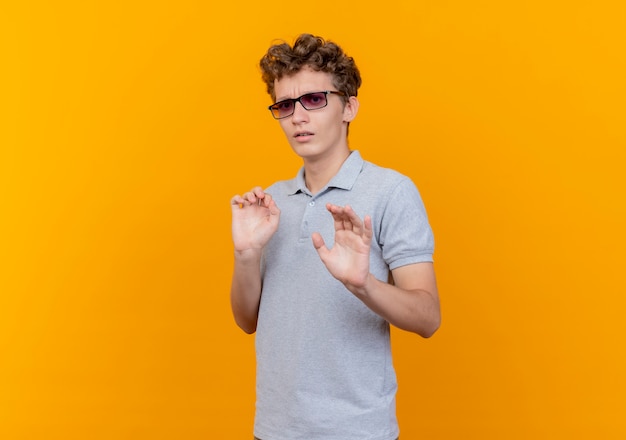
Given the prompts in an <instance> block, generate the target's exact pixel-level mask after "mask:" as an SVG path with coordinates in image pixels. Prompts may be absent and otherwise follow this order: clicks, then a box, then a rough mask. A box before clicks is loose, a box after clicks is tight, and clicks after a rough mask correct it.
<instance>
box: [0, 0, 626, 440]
mask: <svg viewBox="0 0 626 440" xmlns="http://www.w3.org/2000/svg"><path fill="white" fill-rule="evenodd" d="M98 3H99V4H98ZM625 17H626V8H625V7H624V2H622V1H614V2H608V1H595V2H582V1H552V2H545V1H539V0H532V1H527V2H502V1H496V0H483V1H481V0H479V1H474V2H465V1H445V0H444V1H438V2H430V1H412V0H406V1H392V2H387V3H385V8H384V9H382V8H381V7H380V6H378V5H377V6H374V5H373V4H372V5H371V6H368V3H363V2H361V1H344V2H341V3H339V4H338V3H337V2H336V1H332V2H331V1H325V0H322V1H318V2H314V3H310V2H309V3H306V4H301V5H300V4H297V3H280V2H279V3H267V2H265V3H262V2H257V1H254V2H253V1H250V2H244V3H241V2H219V3H218V2H205V1H189V0H181V1H176V2H153V1H151V2H148V1H135V2H83V1H60V2H32V1H24V2H10V3H9V4H5V5H3V6H2V10H1V12H0V37H1V38H0V41H1V42H0V44H1V45H2V46H1V48H2V56H1V59H2V61H1V62H2V69H1V73H0V75H2V81H1V85H0V87H1V88H2V90H0V92H1V97H0V102H1V103H2V104H1V105H2V115H1V116H2V117H1V122H0V124H1V126H0V129H1V130H0V136H1V137H0V147H1V149H0V191H1V193H0V194H1V200H0V203H1V204H0V209H1V215H0V222H1V223H0V250H1V265H0V289H1V295H0V438H2V439H7V440H8V439H202V438H224V439H250V437H251V429H252V418H253V410H254V339H253V337H250V336H247V335H244V334H243V333H242V332H241V331H240V330H239V329H238V328H236V326H235V324H234V322H233V320H232V318H231V315H230V309H229V302H228V291H229V281H230V279H229V278H230V270H231V265H232V247H231V242H230V230H229V228H230V211H229V204H228V201H229V198H230V197H231V195H232V194H234V193H237V192H242V191H245V190H247V189H248V188H250V187H251V186H253V185H257V184H259V185H263V186H266V185H268V184H270V183H271V182H273V181H274V180H276V179H279V178H280V179H282V178H289V177H292V176H293V175H295V173H296V171H297V168H298V167H299V166H300V163H299V161H298V159H297V157H295V156H294V155H293V153H292V152H291V151H290V149H289V147H288V145H287V143H286V141H285V140H284V139H283V137H282V136H283V135H282V133H281V132H280V129H279V126H278V124H276V123H275V121H274V120H272V118H271V117H270V115H269V112H268V111H267V110H266V106H267V105H268V104H269V103H270V102H269V97H268V96H267V95H266V94H265V90H264V86H263V84H262V83H261V80H260V76H259V71H258V68H257V61H258V59H259V58H260V57H261V55H262V54H263V53H264V51H265V50H266V48H267V47H268V46H269V44H271V43H272V42H273V40H274V39H275V38H282V39H287V40H288V41H290V42H291V41H292V40H293V38H294V37H295V36H296V35H298V34H299V33H301V32H312V33H315V34H320V35H322V36H325V37H326V38H328V39H331V40H335V41H337V42H338V43H340V44H341V45H342V46H343V47H344V49H345V50H346V51H347V52H348V53H349V54H350V55H352V56H354V57H355V58H356V60H357V62H358V65H359V67H360V69H361V71H362V74H363V80H364V83H363V87H362V89H361V93H360V95H359V97H360V99H361V109H360V113H359V116H358V117H357V119H356V121H355V122H354V123H353V124H352V126H351V130H350V143H351V146H352V148H354V149H359V150H361V152H362V153H363V155H364V156H365V157H366V158H367V159H368V160H371V161H373V162H376V163H379V164H381V165H384V166H388V167H392V168H395V169H398V170H399V171H401V172H403V173H405V174H408V175H410V176H411V177H412V178H413V179H414V181H415V182H416V184H417V185H418V187H419V188H420V190H421V192H422V196H423V198H424V200H425V203H426V205H427V209H428V212H429V215H430V220H431V222H432V225H433V228H434V230H435V233H436V240H437V249H436V268H437V274H438V279H439V287H440V292H441V297H442V309H443V325H442V328H441V329H440V331H439V332H438V333H437V334H436V335H435V337H434V338H433V339H430V340H421V339H420V338H419V337H417V336H415V335H411V334H408V333H403V332H400V331H394V334H393V338H394V351H395V361H396V368H397V371H398V376H399V382H400V391H399V395H398V400H399V409H398V415H399V418H400V423H401V429H402V438H403V439H405V440H410V439H417V438H424V439H527V438H528V439H530V438H532V439H556V438H563V439H572V438H602V439H618V438H620V439H621V438H625V437H626V417H624V414H625V409H626V401H625V400H626V397H625V396H626V384H625V379H624V377H625V372H626V360H625V354H624V336H625V335H626V323H625V322H626V320H625V319H624V311H625V310H624V309H625V305H626V300H625V299H624V298H625V294H626V282H625V279H624V270H623V267H622V266H623V265H624V262H625V258H624V249H625V245H626V240H625V234H624V231H623V229H624V226H625V225H626V209H625V201H626V200H625V189H626V185H625V179H624V167H625V164H626V135H625V127H626V111H625V103H626V90H625V88H626V87H625V81H624V78H626V56H625V51H624V47H625V43H626V38H625V35H624V32H625V31H624V29H626V23H625V21H626V20H625Z"/></svg>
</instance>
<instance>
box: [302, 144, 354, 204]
mask: <svg viewBox="0 0 626 440" xmlns="http://www.w3.org/2000/svg"><path fill="white" fill-rule="evenodd" d="M348 156H350V150H349V149H348V148H346V149H345V150H343V149H342V150H340V151H338V152H337V153H335V154H333V155H332V156H329V157H324V158H320V159H305V160H304V182H305V184H306V187H307V188H308V189H309V191H311V194H317V193H318V192H319V191H320V190H322V189H323V188H324V187H325V186H326V185H327V184H328V182H330V180H331V179H332V178H333V177H335V175H336V174H337V173H338V172H339V169H340V168H341V166H342V165H343V163H344V162H345V161H346V159H347V158H348Z"/></svg>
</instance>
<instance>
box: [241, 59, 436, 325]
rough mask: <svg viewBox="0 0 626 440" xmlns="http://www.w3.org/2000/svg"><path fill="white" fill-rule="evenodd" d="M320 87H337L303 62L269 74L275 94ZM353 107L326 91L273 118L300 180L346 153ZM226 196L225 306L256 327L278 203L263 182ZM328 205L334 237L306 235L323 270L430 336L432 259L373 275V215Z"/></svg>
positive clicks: (325, 175)
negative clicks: (299, 164)
mask: <svg viewBox="0 0 626 440" xmlns="http://www.w3.org/2000/svg"><path fill="white" fill-rule="evenodd" d="M322 90H336V89H335V87H334V86H333V84H332V77H331V75H330V74H327V73H324V72H316V71H313V70H311V69H308V68H304V69H302V70H300V71H299V72H298V73H296V74H294V75H292V76H289V77H284V78H281V79H280V80H278V81H276V82H275V92H276V101H280V100H283V99H287V98H297V97H299V96H301V95H303V94H305V93H309V92H319V91H322ZM358 108H359V103H358V100H357V99H356V97H354V96H352V97H350V98H349V99H348V102H347V103H345V104H344V102H343V101H342V100H341V98H340V97H338V96H336V95H329V96H328V105H327V106H326V107H324V108H322V109H318V110H313V111H307V110H305V109H304V108H303V107H302V106H301V105H300V104H299V103H298V104H296V109H295V112H294V114H293V115H292V116H290V117H287V118H284V119H280V120H279V122H280V126H281V128H282V130H283V132H284V133H285V136H286V138H287V141H288V142H289V145H290V146H291V148H292V149H293V150H294V152H295V153H296V154H297V155H298V156H300V157H301V158H302V160H303V163H304V170H305V182H306V185H307V188H308V189H309V190H310V191H311V192H312V193H313V194H315V193H316V192H318V191H319V190H321V189H322V188H323V187H324V186H325V185H326V184H327V183H328V181H329V180H330V179H331V178H332V177H333V176H334V175H335V174H336V173H337V172H338V171H339V169H340V168H341V165H342V164H343V162H344V161H345V160H346V158H347V157H348V156H349V155H350V150H349V148H348V142H347V127H348V123H349V122H350V121H352V120H353V119H354V118H355V117H356V114H357V112H358ZM230 203H231V211H232V235H233V243H234V248H235V264H234V271H233V279H232V284H231V307H232V311H233V315H234V317H235V321H236V322H237V324H238V325H239V326H240V327H241V328H242V329H243V330H244V331H245V332H246V333H254V332H255V331H256V325H257V319H258V312H259V303H260V299H261V287H262V279H261V273H260V260H261V254H262V252H263V248H264V246H265V245H266V244H267V243H268V242H269V240H270V238H271V237H272V235H273V234H274V233H275V232H276V230H277V229H278V225H279V223H280V209H279V207H278V206H277V205H276V203H275V202H274V200H273V199H272V196H271V195H270V194H268V193H266V192H264V191H263V189H262V188H261V187H255V188H253V189H252V190H250V191H248V192H246V193H244V194H243V195H235V196H234V197H233V198H232V199H231V201H230ZM326 209H327V210H328V212H329V213H330V215H331V217H332V221H333V222H334V226H335V244H334V246H333V247H332V248H331V249H328V248H327V247H326V244H325V243H324V240H323V239H322V236H321V235H320V234H319V233H313V234H312V236H311V241H312V245H313V246H314V247H315V249H316V250H317V252H318V254H319V256H320V258H321V260H322V262H323V263H324V265H325V266H326V268H327V269H328V271H329V272H330V273H331V274H332V275H333V276H334V277H335V278H336V279H338V280H339V281H341V282H342V283H343V284H344V285H345V286H346V288H347V289H348V290H349V291H350V292H352V293H353V294H354V295H355V296H356V297H357V298H359V299H360V300H361V301H363V303H364V304H366V305H367V306H368V307H369V308H370V309H371V310H373V311H374V312H375V313H377V314H379V315H380V316H381V317H382V318H384V319H385V320H387V321H388V322H389V323H390V324H392V325H394V326H396V327H398V328H401V329H404V330H407V331H411V332H414V333H417V334H419V335H420V336H422V337H430V336H431V335H432V334H433V333H434V332H435V331H436V330H437V329H438V328H439V325H440V320H441V315H440V309H439V295H438V290H437V283H436V278H435V271H434V268H433V264H432V263H417V264H410V265H407V266H403V267H399V268H397V269H394V270H393V271H392V282H391V283H388V282H383V281H380V280H378V279H377V278H376V277H374V275H372V274H371V273H370V271H369V254H370V247H371V242H372V237H373V232H372V220H371V218H370V217H369V216H365V218H364V219H361V218H359V216H357V215H356V213H355V212H354V211H353V210H352V208H351V207H350V206H348V205H346V206H338V205H333V204H328V205H327V206H326ZM329 221H330V219H329Z"/></svg>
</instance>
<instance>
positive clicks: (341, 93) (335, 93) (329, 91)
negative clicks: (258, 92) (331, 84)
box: [267, 90, 347, 119]
mask: <svg viewBox="0 0 626 440" xmlns="http://www.w3.org/2000/svg"><path fill="white" fill-rule="evenodd" d="M316 93H323V94H324V98H325V99H326V103H325V104H324V105H323V106H321V107H315V108H312V109H308V108H306V106H305V105H304V104H303V103H302V98H304V97H305V96H308V95H315V94H316ZM329 94H330V95H337V96H347V95H346V94H345V93H344V92H340V91H339V90H322V91H320V92H309V93H305V94H304V95H302V96H299V97H297V98H288V99H282V100H280V101H278V102H275V103H274V104H272V105H270V106H269V107H268V108H267V109H268V110H269V111H270V113H271V114H272V116H273V117H274V119H284V118H288V117H289V116H293V114H294V113H295V111H296V102H299V103H300V105H301V106H302V108H303V109H305V110H306V111H311V110H319V109H321V108H324V107H326V106H328V95H329ZM284 102H291V103H292V104H293V111H292V112H291V113H289V114H288V115H285V116H276V115H275V114H274V111H273V110H272V107H274V106H276V105H278V104H282V103H284Z"/></svg>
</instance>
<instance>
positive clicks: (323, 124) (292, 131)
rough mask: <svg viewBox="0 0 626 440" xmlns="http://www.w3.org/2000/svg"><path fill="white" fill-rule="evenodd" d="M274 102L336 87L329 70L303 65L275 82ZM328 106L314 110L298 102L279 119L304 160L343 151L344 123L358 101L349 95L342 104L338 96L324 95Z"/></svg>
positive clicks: (294, 148) (351, 116) (345, 149)
mask: <svg viewBox="0 0 626 440" xmlns="http://www.w3.org/2000/svg"><path fill="white" fill-rule="evenodd" d="M274 86H275V87H274V91H275V94H276V101H277V102H278V101H282V100H284V99H290V98H291V99H294V98H298V97H300V96H302V95H304V94H306V93H312V92H321V91H325V90H335V91H336V90H337V89H336V88H335V86H333V82H332V76H331V75H330V74H329V73H325V72H317V71H314V70H312V69H310V68H307V67H305V68H303V69H302V70H300V71H299V72H298V73H296V74H294V75H291V76H286V77H283V78H281V79H280V80H277V81H276V82H275V83H274ZM326 99H327V100H328V105H327V106H326V107H323V108H320V109H316V110H305V109H304V107H302V105H301V104H300V103H299V102H298V103H296V104H295V109H294V113H293V115H291V116H288V117H286V118H283V119H280V120H279V122H280V126H281V128H282V129H283V131H284V133H285V136H287V141H289V145H291V148H293V150H294V151H295V153H296V154H297V155H298V156H300V157H302V158H303V159H304V160H318V159H324V158H329V157H334V156H336V155H338V154H345V152H346V151H348V144H347V140H346V135H347V126H348V122H350V121H351V120H352V119H354V117H355V116H356V110H357V108H358V101H357V100H356V98H354V97H352V98H350V100H349V101H348V103H347V104H345V105H344V102H343V100H342V97H341V96H338V95H334V94H328V95H326Z"/></svg>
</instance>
